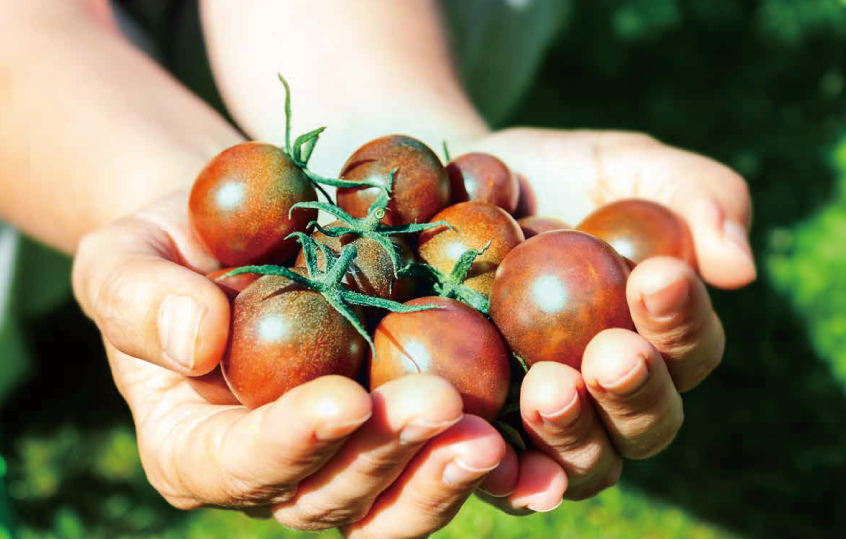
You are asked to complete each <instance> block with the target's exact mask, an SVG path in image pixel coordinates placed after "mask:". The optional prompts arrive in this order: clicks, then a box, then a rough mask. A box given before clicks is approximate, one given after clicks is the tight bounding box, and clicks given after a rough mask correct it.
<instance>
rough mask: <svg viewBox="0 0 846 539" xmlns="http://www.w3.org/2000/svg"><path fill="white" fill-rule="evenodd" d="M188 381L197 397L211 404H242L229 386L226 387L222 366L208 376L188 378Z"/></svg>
mask: <svg viewBox="0 0 846 539" xmlns="http://www.w3.org/2000/svg"><path fill="white" fill-rule="evenodd" d="M186 380H187V381H188V385H189V386H191V389H193V390H194V391H195V392H196V393H197V395H199V396H201V397H203V398H204V399H206V400H207V401H208V402H210V403H211V404H241V403H240V402H239V401H238V399H237V398H236V397H235V395H234V394H233V393H232V391H231V390H230V389H229V386H228V385H226V380H225V379H224V378H223V371H222V370H221V369H220V365H218V366H217V367H215V369H214V370H213V371H211V372H210V373H208V374H204V375H203V376H188V377H186Z"/></svg>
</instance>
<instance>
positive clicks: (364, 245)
mask: <svg viewBox="0 0 846 539" xmlns="http://www.w3.org/2000/svg"><path fill="white" fill-rule="evenodd" d="M342 225H343V222H342V221H334V222H332V223H329V224H328V225H326V226H327V227H333V226H342ZM311 237H312V238H314V240H315V241H318V242H320V243H323V244H324V245H326V246H327V247H329V249H330V250H331V251H332V252H333V253H335V254H336V255H338V254H340V253H341V250H342V249H343V248H344V246H346V245H349V244H353V245H355V246H356V248H357V249H358V256H357V257H356V258H355V260H353V263H352V264H351V265H350V267H349V269H348V270H347V274H346V276H345V277H344V284H346V285H347V288H349V289H350V290H352V291H353V292H359V293H361V294H366V295H368V296H377V297H380V298H384V299H390V300H393V301H398V302H400V303H402V302H403V301H405V300H407V299H409V298H410V297H411V296H412V295H413V294H414V289H415V282H414V279H411V278H408V277H406V278H401V279H397V280H396V281H394V266H393V264H392V263H391V259H390V256H389V255H388V253H386V252H385V249H384V247H382V246H381V245H379V244H378V243H376V242H375V241H373V240H371V239H367V238H363V237H361V236H357V235H355V234H345V235H343V236H340V237H337V238H333V237H331V236H327V235H325V234H323V233H322V232H320V231H319V230H315V231H314V233H313V234H312V235H311ZM391 242H392V243H393V244H394V245H395V246H396V247H397V250H398V251H399V253H400V261H401V263H402V265H403V266H405V265H407V264H410V263H412V262H414V253H413V252H412V251H411V248H410V247H409V246H408V243H406V242H405V241H404V240H403V239H402V238H400V237H397V236H393V237H391ZM316 255H317V256H316V258H317V268H318V269H319V270H320V271H326V259H325V258H324V257H323V253H321V252H320V250H319V249H318V250H317V253H316ZM294 265H295V266H296V267H298V268H305V267H306V260H305V253H304V252H303V251H302V250H300V253H299V254H298V255H297V260H296V261H295V263H294ZM396 269H397V270H399V269H400V268H396Z"/></svg>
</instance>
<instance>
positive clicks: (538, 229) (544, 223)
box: [517, 215, 570, 239]
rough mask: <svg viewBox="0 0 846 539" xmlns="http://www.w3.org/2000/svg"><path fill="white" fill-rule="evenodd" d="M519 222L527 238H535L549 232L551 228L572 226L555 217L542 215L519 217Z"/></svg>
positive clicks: (558, 228) (564, 228)
mask: <svg viewBox="0 0 846 539" xmlns="http://www.w3.org/2000/svg"><path fill="white" fill-rule="evenodd" d="M517 224H518V225H520V229H521V230H523V235H524V236H526V239H529V238H533V237H535V236H537V235H538V234H543V233H544V232H549V231H550V230H566V229H568V228H570V226H569V225H567V223H565V222H564V221H562V220H561V219H556V218H555V217H541V216H540V215H530V216H528V217H523V218H522V219H517Z"/></svg>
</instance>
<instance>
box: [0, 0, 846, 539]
mask: <svg viewBox="0 0 846 539" xmlns="http://www.w3.org/2000/svg"><path fill="white" fill-rule="evenodd" d="M476 3H477V4H478V2H476ZM531 3H532V2H527V1H526V0H522V1H517V0H513V1H512V2H510V4H511V6H512V10H513V13H512V14H511V15H510V17H512V18H513V19H514V20H511V21H503V20H497V19H489V20H486V21H485V24H484V25H481V24H480V25H478V28H479V31H478V32H477V33H476V34H465V35H463V36H458V38H457V41H459V42H461V41H462V39H461V38H462V37H463V38H464V42H462V43H459V45H461V46H463V47H464V50H465V51H466V50H467V49H468V48H473V47H476V48H479V47H482V48H483V49H484V48H486V47H487V50H494V51H495V52H496V54H494V55H492V56H491V55H488V56H487V57H488V62H489V64H488V65H482V66H480V65H479V64H478V63H474V62H472V61H471V60H472V57H470V56H465V57H463V61H462V68H463V70H464V73H465V74H466V75H467V77H468V82H469V83H470V85H471V88H472V90H473V94H474V97H475V98H476V99H477V101H478V102H479V103H480V106H481V107H482V108H483V109H484V110H485V112H486V114H487V115H488V117H489V118H491V119H492V121H493V122H495V123H496V124H497V125H513V124H532V125H540V126H548V127H559V128H572V127H592V128H609V129H631V130H638V131H646V132H648V133H650V134H652V135H654V136H656V137H657V138H659V139H661V140H663V141H665V142H667V143H670V144H674V145H679V146H683V147H685V148H689V149H691V150H695V151H697V152H701V153H704V154H706V155H709V156H712V157H715V158H717V159H720V160H722V161H724V162H726V163H728V164H729V165H731V166H732V167H734V168H735V169H736V170H738V171H739V172H741V173H742V174H743V175H744V176H745V177H746V178H747V180H748V181H749V184H750V186H751V189H752V193H753V199H754V201H755V226H754V230H753V234H752V239H753V245H754V247H755V250H756V253H757V257H758V262H759V267H760V270H759V279H758V282H757V283H756V284H755V285H753V286H751V287H749V288H747V289H745V290H743V291H740V292H732V293H724V292H714V294H713V296H714V300H715V303H716V307H717V310H718V312H719V313H720V314H721V315H722V317H723V320H724V322H725V325H726V329H727V332H728V340H729V345H728V349H727V352H726V358H725V361H724V364H723V366H722V367H721V368H720V369H719V370H718V372H716V373H715V374H714V375H713V376H711V378H710V379H709V380H708V381H707V382H706V383H705V384H704V385H703V386H701V387H700V388H698V389H697V390H696V391H694V392H692V393H690V394H689V395H687V396H686V398H685V414H686V423H685V427H684V428H683V429H682V432H681V433H680V435H679V437H678V439H677V440H676V442H675V443H674V444H673V445H672V446H671V447H670V448H669V449H668V450H667V451H666V452H665V453H663V454H662V455H660V456H658V457H656V458H653V459H651V460H649V461H647V462H628V463H627V464H626V470H625V472H624V474H623V481H622V484H621V485H620V486H618V487H615V488H613V489H610V490H608V491H606V492H604V493H603V494H601V495H600V496H598V497H596V498H594V499H592V500H589V501H585V502H579V503H572V502H571V503H565V504H564V505H562V506H561V507H560V508H559V509H558V510H557V511H555V512H553V513H551V514H544V515H536V516H532V517H529V518H525V519H516V518H512V517H508V516H505V515H502V514H498V513H496V512H495V511H493V510H491V509H489V508H487V507H486V506H484V505H482V504H480V503H478V502H476V501H471V502H470V503H469V504H468V505H467V506H466V507H465V508H464V510H462V512H461V513H460V514H459V516H458V517H457V519H456V521H455V522H454V523H453V524H452V525H450V526H449V527H448V528H447V529H446V530H444V531H443V532H441V533H440V534H439V535H438V537H442V538H471V537H472V538H475V537H480V538H481V537H496V538H503V539H505V538H518V537H520V538H523V537H544V538H547V537H579V538H592V537H597V538H627V539H628V538H634V537H648V538H665V537H666V538H678V537H690V538H712V537H721V538H722V537H737V538H750V539H752V538H756V539H757V538H759V539H765V538H766V539H770V538H791V539H793V538H799V537H801V538H826V539H830V538H832V537H846V496H844V494H843V487H842V483H843V482H844V480H846V101H845V100H844V89H845V88H844V85H846V79H845V78H844V77H846V1H844V0H749V1H744V0H578V1H576V0H574V1H573V2H571V3H570V4H565V3H562V2H554V1H553V2H543V0H540V4H543V5H545V6H546V9H549V10H550V11H548V12H546V15H543V16H542V17H541V19H542V20H543V21H546V23H549V22H550V21H555V24H547V26H544V27H543V28H544V29H543V32H542V34H543V35H542V36H541V37H542V39H540V40H539V41H536V42H535V45H533V46H534V47H535V48H536V49H537V50H534V51H526V50H523V49H521V48H520V46H518V45H517V44H515V43H516V42H514V43H512V42H511V41H510V39H511V38H510V37H509V34H508V33H506V32H503V31H502V29H503V27H505V26H507V25H508V24H511V23H514V22H515V21H517V23H520V21H521V20H522V21H523V22H524V23H526V25H528V24H529V23H530V22H531V21H530V20H528V19H525V18H526V17H528V16H529V15H527V14H526V13H527V12H526V11H525V9H522V10H521V6H524V5H527V4H531ZM535 3H538V2H535ZM132 4H133V3H132V2H130V3H129V8H130V11H132V8H133V5H132ZM135 4H138V2H135ZM150 5H153V6H159V7H161V10H160V12H158V13H154V14H153V16H152V17H153V18H151V19H149V20H148V21H147V24H149V25H150V27H149V28H148V30H150V31H151V32H152V33H153V35H154V37H155V36H156V35H157V32H158V36H159V37H162V38H163V39H162V41H163V42H164V43H165V45H164V49H165V53H166V52H167V49H168V48H179V49H180V50H182V49H186V50H190V48H191V45H190V44H189V43H180V41H179V40H180V38H179V37H178V36H177V37H173V29H172V28H171V29H170V31H169V30H168V26H167V24H164V25H160V26H154V25H152V23H150V22H149V21H150V20H156V19H155V18H156V17H158V19H157V20H159V21H161V20H163V19H162V17H165V18H167V17H170V18H171V19H172V17H173V16H174V15H178V13H176V14H175V13H167V10H168V9H173V8H165V7H162V6H164V5H165V4H164V3H163V2H152V3H150ZM457 5H458V4H457V2H453V3H449V4H448V8H449V11H451V16H452V17H458V18H460V17H462V16H465V17H466V16H467V13H466V12H463V9H462V8H460V7H456V6H457ZM183 7H184V6H183ZM529 11H531V10H529ZM535 13H537V12H535ZM550 14H552V15H554V16H552V15H550ZM521 17H523V19H520V18H521ZM189 18H190V16H189ZM471 22H472V21H471ZM536 23H537V21H536ZM143 24H144V23H142V26H143ZM521 24H522V23H521ZM471 26H472V25H471ZM518 26H519V24H518ZM485 28H487V29H488V35H485V32H484V31H483V30H484V29H485ZM495 30H496V31H495ZM168 32H170V33H168ZM491 35H496V36H499V37H498V38H496V39H495V40H494V41H490V36H491ZM486 40H488V41H486ZM194 52H196V51H194ZM541 52H542V53H543V54H540V53H541ZM534 57H537V58H539V62H534V61H533V60H532V58H534ZM468 58H470V59H469V60H468ZM497 62H502V63H509V62H510V65H512V66H514V69H516V70H517V72H518V75H517V80H516V81H515V82H514V83H513V84H512V85H511V86H509V87H508V88H507V89H504V90H503V91H504V92H506V93H509V92H510V94H509V95H513V96H514V98H515V99H518V98H519V102H518V103H519V104H517V105H516V106H515V107H504V106H502V102H508V101H509V99H510V97H509V95H504V96H503V95H502V94H500V95H499V98H498V97H497V93H496V92H495V91H493V90H496V89H497V88H496V87H494V88H493V89H491V85H492V84H495V83H496V81H492V80H489V79H486V78H485V75H486V74H489V73H490V72H491V70H495V68H496V67H497ZM165 64H166V65H169V67H171V68H172V69H174V70H176V71H177V72H179V71H180V70H182V72H183V73H182V74H183V75H185V74H186V73H187V74H189V75H190V73H189V72H190V71H192V70H195V69H202V63H199V64H198V63H197V62H194V63H190V62H189V63H182V64H180V61H179V59H178V58H175V57H168V56H167V55H165ZM198 65H199V66H200V67H197V66H198ZM473 66H476V67H477V72H475V73H474V72H473V70H472V69H471V68H472V67H473ZM195 78H196V77H195ZM199 80H200V82H199V83H197V85H196V87H197V88H198V90H199V91H200V92H201V93H203V94H204V95H206V96H207V97H208V98H209V99H210V100H211V101H212V102H215V99H216V98H215V96H214V94H213V91H212V89H211V86H210V81H209V80H208V79H207V78H206V79H203V75H202V74H200V75H199ZM485 88H487V89H488V90H487V92H486V91H485ZM218 103H219V102H218ZM18 266H19V270H20V271H19V277H18V282H16V284H15V285H14V287H13V294H14V299H15V300H16V301H14V302H13V304H12V307H11V308H12V309H13V310H14V313H15V314H16V316H14V317H12V318H11V320H12V321H11V322H9V323H7V325H6V326H5V327H3V328H0V338H2V340H1V341H0V342H2V343H3V344H2V348H0V357H2V362H0V369H2V371H0V394H2V395H3V396H4V400H3V401H2V406H3V408H2V412H0V413H2V423H0V425H2V431H0V437H2V438H0V455H3V458H5V460H2V459H0V476H3V475H5V477H4V478H3V482H4V483H5V489H6V491H7V493H6V494H4V493H3V492H0V522H3V521H4V520H6V521H8V522H12V521H11V520H10V519H11V516H12V515H9V514H5V512H8V508H9V507H11V509H12V512H13V513H14V517H15V521H14V525H13V526H10V527H7V528H5V529H4V528H3V527H2V526H0V539H2V538H4V537H12V536H17V537H20V538H23V539H29V538H32V539H35V538H39V539H48V538H69V539H76V538H86V539H100V538H102V539H118V538H130V537H131V538H144V539H152V538H171V537H173V538H189V539H191V538H202V539H216V538H221V539H224V538H225V539H231V538H233V537H239V538H242V537H243V538H253V537H254V538H270V537H299V536H303V537H305V536H306V535H304V534H297V533H294V532H289V531H286V530H282V529H281V528H279V527H278V526H276V525H274V524H273V523H268V522H261V521H254V520H250V519H247V518H246V517H242V516H240V515H237V514H233V513H227V512H223V511H215V510H205V511H198V512H193V513H185V512H179V511H176V510H174V509H172V508H170V507H169V506H168V505H167V504H166V503H165V502H164V501H163V500H162V499H160V498H159V497H158V495H157V494H156V493H155V491H153V489H152V488H151V487H150V486H149V485H148V484H147V482H146V480H145V478H144V474H143V471H142V470H141V468H140V465H139V463H138V455H137V450H136V447H135V443H134V434H133V430H132V426H131V422H130V418H129V414H128V412H127V410H126V408H125V406H124V404H123V403H122V401H121V399H120V397H119V395H118V394H117V392H116V390H115V389H114V386H113V384H112V382H111V378H110V376H109V373H108V371H107V368H106V364H105V360H104V357H103V353H102V351H101V347H100V344H99V342H98V335H97V333H96V332H95V330H94V328H93V327H92V326H91V325H90V324H89V323H88V322H86V321H85V320H84V319H83V318H82V316H81V314H80V312H79V310H78V309H77V307H76V306H75V304H74V303H73V301H72V299H71V298H70V296H69V294H68V289H67V285H66V279H67V270H68V262H67V261H66V260H64V259H63V258H62V257H60V256H58V255H55V254H53V253H51V252H49V251H47V250H45V249H43V248H41V247H38V246H36V245H34V244H31V243H27V242H25V243H24V244H23V245H22V248H21V250H20V256H19V260H18ZM22 274H25V275H26V278H25V279H24V278H23V277H22ZM17 373H24V374H25V375H24V376H18V374H17ZM12 382H16V383H15V385H14V386H12V387H11V388H6V389H5V390H4V386H8V385H9V384H11V383H12ZM4 496H6V498H7V499H6V500H5V502H4V501H3V500H4ZM6 502H8V503H6ZM13 529H14V530H15V532H12V530H13ZM4 530H5V531H4ZM13 533H14V534H16V535H13ZM4 534H5V535H4ZM325 535H326V536H327V537H335V536H336V534H335V533H334V532H328V533H326V534H325ZM308 536H310V537H311V536H313V535H308Z"/></svg>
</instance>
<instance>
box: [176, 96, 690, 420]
mask: <svg viewBox="0 0 846 539" xmlns="http://www.w3.org/2000/svg"><path fill="white" fill-rule="evenodd" d="M283 83H284V81H283ZM286 89H287V85H286ZM287 104H288V107H286V110H287V111H288V114H289V115H290V105H289V104H290V101H288V102H287ZM321 131H322V129H319V130H315V131H312V132H310V133H307V134H306V135H303V136H302V137H299V138H298V139H297V140H296V141H295V142H294V143H293V144H292V143H291V142H290V136H287V137H286V145H285V147H284V148H280V147H276V146H273V145H270V144H263V143H257V142H248V143H243V144H239V145H236V146H233V147H232V148H229V149H227V150H225V151H223V152H222V153H220V154H219V155H218V156H217V157H215V158H214V159H212V161H211V162H210V163H208V165H207V166H206V167H205V168H204V169H203V171H202V172H200V174H199V176H198V178H197V180H196V181H195V183H194V187H193V189H192V191H191V196H190V203H189V215H190V220H191V224H192V226H193V228H194V230H195V232H196V234H197V236H198V237H199V238H200V239H201V240H202V241H203V242H204V244H205V245H206V246H207V247H208V249H209V250H210V251H211V252H212V253H213V254H214V255H215V256H216V257H217V258H218V260H219V261H220V262H221V263H222V264H223V265H225V266H227V268H226V269H223V270H220V271H218V272H215V273H214V274H210V275H209V278H211V279H214V280H215V282H216V283H217V284H218V285H219V286H220V288H221V289H222V290H223V291H224V292H225V293H226V294H227V295H228V296H229V297H230V299H231V300H232V316H231V328H230V335H229V344H228V347H227V350H226V354H225V357H224V358H223V360H222V362H221V369H220V371H215V372H213V373H211V374H210V375H207V376H205V377H201V378H197V379H192V385H193V386H194V387H195V389H196V390H197V391H198V392H199V393H200V394H201V395H203V396H205V397H206V398H207V399H208V400H210V401H212V402H218V403H227V404H235V403H242V404H244V405H246V406H248V407H251V408H255V407H258V406H261V405H263V404H266V403H268V402H271V401H273V400H275V399H277V398H278V397H279V396H281V395H282V394H283V393H285V392H286V391H288V390H289V389H291V388H293V387H295V386H297V385H299V384H302V383H305V382H307V381H309V380H312V379H314V378H317V377H319V376H323V375H329V374H338V375H344V376H348V377H350V378H356V379H358V380H360V381H361V382H362V383H363V384H364V385H366V386H368V387H370V388H371V389H372V388H375V387H377V386H379V385H381V384H384V383H386V382H388V381H390V380H393V379H395V378H398V377H400V376H403V375H406V374H409V373H417V372H428V373H432V374H437V375H440V376H442V377H444V378H446V379H447V380H449V381H450V382H451V383H452V384H453V385H454V386H455V387H456V389H457V390H458V391H459V392H460V393H461V395H462V397H463V399H464V408H465V412H467V413H471V414H476V415H479V416H481V417H483V418H485V419H487V420H489V421H494V420H495V419H497V418H498V417H500V416H501V414H502V413H503V408H504V407H505V405H506V401H507V400H508V398H509V395H510V394H512V393H513V392H512V391H511V389H512V379H513V378H515V377H516V376H520V374H521V373H522V372H524V369H526V368H527V367H530V366H531V365H533V364H534V363H536V362H539V361H556V362H560V363H565V364H568V365H570V366H572V367H575V368H579V366H580V363H581V358H582V354H583V353H584V350H585V348H586V346H587V344H588V342H589V341H590V340H591V339H592V338H593V337H594V336H595V335H596V334H598V333H599V332H600V331H602V330H604V329H608V328H627V329H631V330H634V324H633V323H632V319H631V316H630V314H629V308H628V304H627V302H626V279H627V278H628V275H629V272H630V271H631V268H632V267H633V266H634V265H635V264H637V263H638V262H640V261H641V260H643V259H646V258H648V257H652V256H661V255H663V256H674V257H678V258H681V259H683V260H685V261H687V262H688V263H690V264H691V265H692V264H694V263H695V259H694V255H693V243H692V240H691V237H690V233H689V231H688V230H687V227H686V225H685V224H684V222H683V221H682V220H681V219H680V218H679V217H677V216H676V215H675V214H674V213H672V212H671V211H670V210H669V209H667V208H665V207H663V206H661V205H658V204H656V203H653V202H648V201H645V200H637V199H630V200H621V201H617V202H614V203H612V204H608V205H606V206H603V207H601V208H599V209H598V210H596V211H595V212H594V213H592V214H591V215H589V216H588V217H587V218H586V219H585V220H584V221H583V222H582V223H580V224H579V225H578V226H577V227H575V229H572V228H569V227H568V226H567V225H566V224H564V223H563V222H561V221H559V220H557V219H553V218H548V217H538V216H523V217H522V218H521V219H519V220H515V217H516V216H515V215H514V214H515V212H516V211H517V208H518V199H519V198H520V182H519V181H518V180H517V176H516V175H515V173H514V172H513V171H512V170H510V168H509V167H508V165H507V164H505V163H503V162H502V161H501V160H500V159H498V158H497V157H495V156H493V155H489V154H485V153H468V154H465V155H461V156H458V157H456V158H454V159H451V160H449V162H448V163H447V164H446V166H445V165H443V164H442V162H441V160H440V159H439V158H438V156H437V155H436V154H435V153H434V152H433V151H432V150H431V149H430V148H429V147H427V146H426V145H425V144H423V143H422V142H420V141H418V140H416V139H414V138H411V137H408V136H403V135H391V136H385V137H381V138H378V139H376V140H373V141H370V142H368V143H367V144H365V145H364V146H362V147H361V148H359V149H358V150H357V151H356V152H355V153H353V155H351V156H350V157H349V159H348V160H347V162H346V163H345V164H344V166H343V168H342V169H341V172H340V175H339V178H337V179H329V178H324V177H321V176H319V175H317V174H315V173H313V172H312V171H310V170H309V169H308V160H309V157H310V155H311V151H312V149H313V148H314V144H315V143H316V142H317V139H318V137H319V135H320V132H321ZM322 185H333V186H336V187H338V191H337V204H336V203H334V202H333V201H332V200H331V198H330V197H329V196H328V195H327V196H326V198H327V199H328V200H327V201H325V202H319V201H318V199H317V193H318V191H323V189H322V187H321V186H322ZM324 194H325V192H324ZM319 212H325V213H327V214H329V215H331V216H332V217H333V218H334V221H332V222H331V223H329V224H328V225H326V226H321V225H319V224H318V223H317V221H316V218H317V215H318V213H319ZM386 311H388V312H387V314H386Z"/></svg>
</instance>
